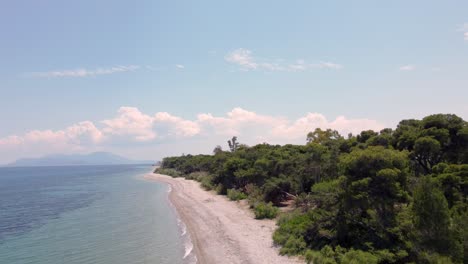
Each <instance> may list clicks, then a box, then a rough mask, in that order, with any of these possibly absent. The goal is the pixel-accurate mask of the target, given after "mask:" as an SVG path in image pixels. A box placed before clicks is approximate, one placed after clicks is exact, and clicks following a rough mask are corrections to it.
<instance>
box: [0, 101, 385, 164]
mask: <svg viewBox="0 0 468 264" xmlns="http://www.w3.org/2000/svg"><path fill="white" fill-rule="evenodd" d="M98 125H99V126H95V125H94V123H93V122H91V121H83V122H79V123H76V124H73V125H71V126H68V127H66V128H65V129H62V130H32V131H29V132H26V133H24V134H22V135H10V136H7V137H4V138H0V154H2V153H3V154H5V155H7V154H10V153H11V151H12V150H19V149H22V150H23V152H21V153H23V154H21V156H24V153H26V154H27V153H31V152H34V153H38V155H45V154H51V153H56V152H66V153H70V152H74V151H83V150H90V149H93V148H94V149H96V148H98V149H103V148H104V149H106V148H109V147H112V146H115V144H117V143H118V144H117V145H120V143H125V146H129V147H138V146H144V145H148V143H151V142H158V144H159V143H161V144H164V143H165V142H168V141H170V142H175V143H173V145H171V148H173V149H179V150H182V151H183V152H186V153H187V152H188V153H190V152H193V153H197V152H200V149H199V148H197V144H194V143H193V142H195V141H191V140H187V139H190V138H193V139H194V140H197V141H196V142H203V143H200V144H202V145H203V146H205V147H210V148H211V147H213V146H215V145H217V144H220V143H221V144H222V142H223V140H225V139H226V138H230V137H232V136H239V138H240V139H241V141H242V142H244V143H247V144H257V143H263V142H268V143H271V144H286V143H292V144H303V143H305V137H306V135H307V133H308V132H310V131H313V130H314V129H315V128H317V127H319V128H322V129H327V128H331V129H335V130H338V131H339V132H340V133H341V134H342V135H347V134H348V133H353V134H356V133H359V132H360V131H362V130H367V129H372V130H375V131H378V130H380V129H382V128H384V125H383V124H382V123H379V122H377V121H375V120H372V119H367V118H360V119H353V118H347V117H344V116H338V117H336V118H335V119H333V120H329V119H327V118H326V117H325V116H324V115H323V114H320V113H313V112H309V113H306V114H305V115H303V116H301V117H298V118H296V119H290V118H286V117H283V116H273V115H265V114H259V113H256V112H253V111H249V110H246V109H243V108H240V107H237V108H234V109H232V110H231V111H229V112H227V113H226V114H224V115H213V114H211V113H200V114H198V115H197V116H196V117H195V118H194V119H185V118H182V117H179V116H175V115H172V114H170V113H168V112H157V113H155V114H145V113H143V112H141V111H140V110H139V109H138V108H135V107H128V106H124V107H120V108H119V109H118V111H117V114H116V116H114V117H113V118H111V119H106V120H102V121H100V122H99V123H98ZM187 142H192V143H191V145H190V146H191V147H187V149H185V150H184V149H183V147H182V146H185V144H186V143H187ZM198 146H200V145H198ZM0 156H1V155H0ZM18 156H20V154H18Z"/></svg>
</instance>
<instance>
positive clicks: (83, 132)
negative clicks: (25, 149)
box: [0, 121, 104, 148]
mask: <svg viewBox="0 0 468 264" xmlns="http://www.w3.org/2000/svg"><path fill="white" fill-rule="evenodd" d="M103 137H104V136H103V134H102V132H101V131H100V130H99V129H98V128H97V127H96V126H95V125H94V124H93V123H92V122H91V121H83V122H79V123H77V124H74V125H71V126H69V127H67V128H65V129H63V130H55V131H54V130H32V131H29V132H27V133H25V134H24V135H21V136H18V135H12V136H8V137H5V138H1V139H0V147H15V146H21V145H24V146H30V145H36V144H40V145H44V146H47V147H51V148H53V147H78V146H83V145H91V144H98V143H100V142H101V141H102V140H103Z"/></svg>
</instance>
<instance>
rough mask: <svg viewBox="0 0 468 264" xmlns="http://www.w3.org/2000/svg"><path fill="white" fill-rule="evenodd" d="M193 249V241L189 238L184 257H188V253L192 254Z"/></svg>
mask: <svg viewBox="0 0 468 264" xmlns="http://www.w3.org/2000/svg"><path fill="white" fill-rule="evenodd" d="M192 251H193V243H192V241H190V240H187V241H186V243H185V255H184V257H183V259H185V258H186V257H188V255H190V253H192Z"/></svg>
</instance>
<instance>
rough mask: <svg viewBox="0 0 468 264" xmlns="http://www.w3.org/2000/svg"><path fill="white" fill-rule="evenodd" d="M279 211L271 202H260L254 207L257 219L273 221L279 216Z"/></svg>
mask: <svg viewBox="0 0 468 264" xmlns="http://www.w3.org/2000/svg"><path fill="white" fill-rule="evenodd" d="M278 212H279V209H278V208H277V207H275V206H273V204H272V203H271V202H269V203H264V202H260V203H258V204H257V205H255V206H254V213H255V218H256V219H264V218H268V219H273V218H275V217H276V216H277V215H278Z"/></svg>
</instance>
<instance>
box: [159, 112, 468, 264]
mask: <svg viewBox="0 0 468 264" xmlns="http://www.w3.org/2000/svg"><path fill="white" fill-rule="evenodd" d="M312 129H313V128H312ZM228 146H229V149H228V150H227V151H225V150H223V149H222V148H221V147H220V146H217V147H216V148H215V149H214V151H213V155H183V156H180V157H168V158H164V160H163V162H162V166H161V168H159V169H158V170H157V171H158V172H159V173H163V174H167V175H171V176H173V177H185V178H188V179H194V180H197V181H200V182H201V184H202V186H203V187H204V188H206V189H213V190H215V191H216V192H217V193H219V194H226V195H228V197H229V198H230V199H232V200H241V199H247V201H248V202H249V204H250V206H251V207H252V209H253V210H254V213H255V216H256V217H257V218H266V217H267V218H275V217H276V218H277V219H278V220H277V221H278V229H277V230H276V232H275V233H274V236H273V240H274V242H275V243H276V244H277V245H279V246H281V250H280V253H281V254H286V255H303V256H304V257H305V259H306V260H307V261H308V262H309V263H311V262H313V263H316V264H320V263H411V262H412V263H468V201H467V192H468V123H467V122H466V121H464V120H463V119H462V118H460V117H458V116H456V115H452V114H436V115H431V116H427V117H425V118H423V119H422V120H416V119H409V120H403V121H401V122H400V123H399V124H398V126H397V127H396V129H394V130H393V129H390V128H386V129H383V130H381V131H379V132H376V131H372V130H367V131H362V132H361V133H360V134H359V135H351V134H349V135H347V136H346V137H345V136H342V135H340V134H339V133H338V132H337V131H334V130H330V129H327V130H321V129H319V128H317V129H315V130H314V131H312V132H310V133H309V134H308V135H307V137H306V140H305V144H304V145H284V146H280V145H269V144H266V143H264V144H259V145H256V146H251V147H250V146H246V145H243V144H240V143H239V142H238V141H237V138H236V137H234V138H232V139H231V140H229V141H228ZM278 208H281V210H279V209H278Z"/></svg>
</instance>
